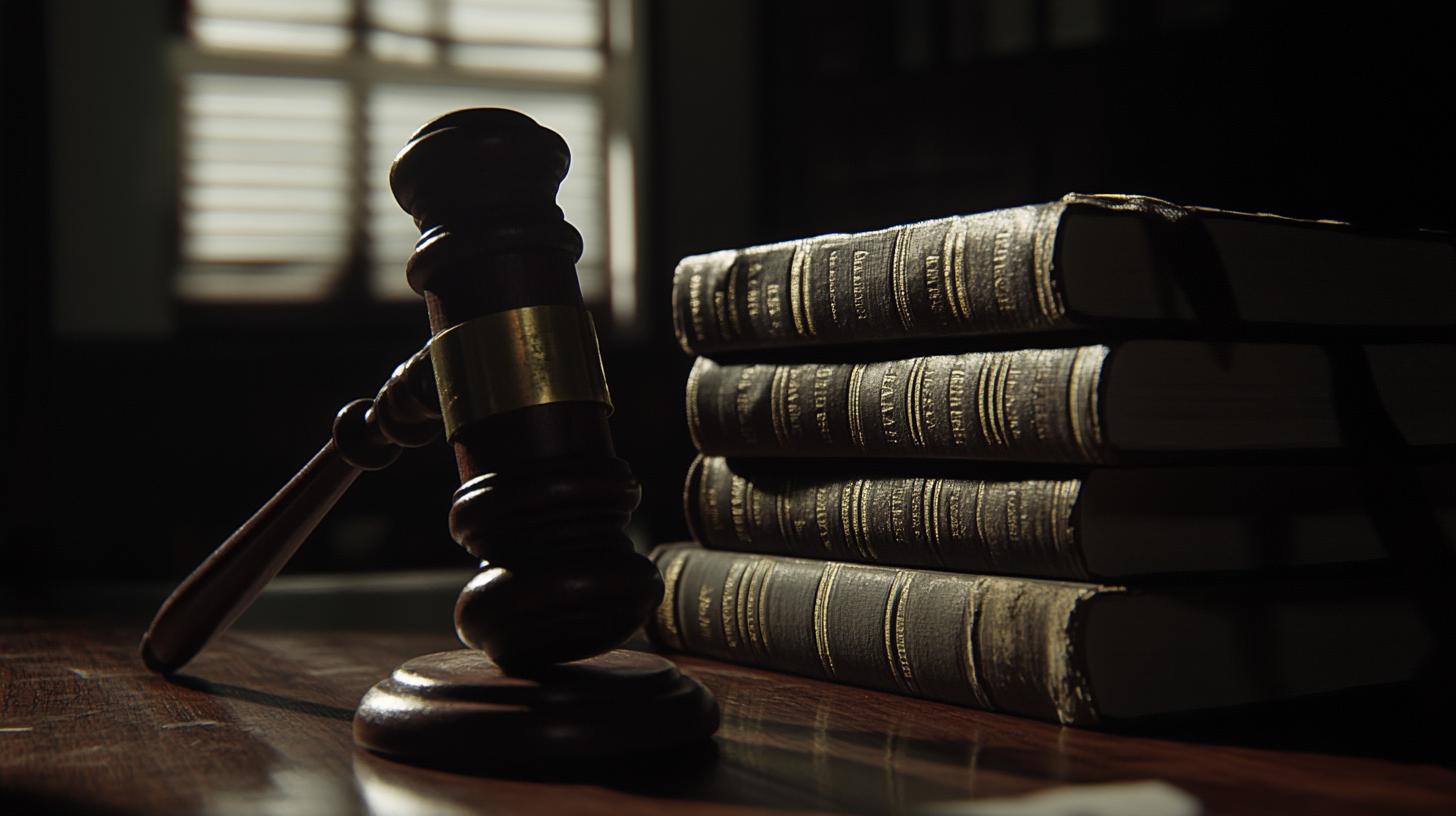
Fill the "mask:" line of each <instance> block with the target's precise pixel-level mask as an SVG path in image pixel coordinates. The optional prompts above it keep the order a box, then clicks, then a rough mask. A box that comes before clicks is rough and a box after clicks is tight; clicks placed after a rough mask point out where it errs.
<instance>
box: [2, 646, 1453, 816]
mask: <svg viewBox="0 0 1456 816" xmlns="http://www.w3.org/2000/svg"><path fill="white" fill-rule="evenodd" d="M139 634H140V627H132V626H126V625H117V624H111V625H109V626H98V625H94V624H93V625H82V624H79V623H59V622H55V621H45V620H39V621H37V620H31V621H14V620H12V621H9V622H8V623H5V624H3V625H0V813H21V812H33V811H32V810H31V809H37V810H41V811H49V812H63V813H64V812H86V813H89V812H105V813H149V814H151V813H180V812H186V813H199V812H203V813H228V814H232V813H270V814H296V813H340V814H343V813H475V812H490V813H502V814H512V813H538V812H542V813H562V812H573V813H623V812H636V813H678V812H693V813H697V812H705V813H747V812H814V811H839V812H856V813H877V812H887V811H888V812H904V811H914V810H921V809H925V808H929V809H931V810H934V812H938V813H1003V812H1006V813H1022V814H1032V813H1037V814H1039V813H1071V812H1077V813H1083V814H1096V813H1104V812H1105V813H1123V812H1131V808H1132V807H1133V806H1134V805H1135V804H1136V803H1137V802H1139V801H1140V802H1142V803H1143V804H1144V805H1146V806H1147V807H1148V808H1149V809H1147V810H1144V811H1140V812H1146V813H1167V814H1172V813H1190V812H1197V811H1198V810H1201V812H1206V813H1241V814H1255V813H1279V814H1288V813H1300V812H1309V813H1321V814H1336V813H1360V814H1365V813H1378V812H1408V813H1435V812H1448V813H1449V812H1456V770H1452V768H1451V767H1450V763H1449V761H1448V760H1449V756H1448V757H1445V758H1435V759H1433V758H1432V757H1430V756H1410V755H1409V753H1410V752H1409V751H1408V750H1405V749H1408V748H1409V745H1406V744H1405V743H1403V742H1402V739H1403V738H1401V737H1400V736H1398V735H1399V734H1400V733H1401V731H1400V728H1398V727H1397V726H1398V725H1399V723H1392V724H1391V726H1392V727H1391V728H1387V729H1385V731H1384V733H1380V732H1379V731H1378V730H1377V731H1376V732H1374V733H1373V735H1371V733H1370V732H1368V729H1367V730H1366V731H1362V732H1360V733H1359V734H1354V735H1353V736H1352V732H1351V731H1350V729H1349V727H1347V726H1348V723H1346V722H1344V720H1343V719H1342V718H1341V717H1339V716H1336V715H1332V714H1328V713H1323V714H1319V715H1317V716H1315V717H1313V718H1311V717H1309V716H1306V717H1304V718H1303V719H1302V720H1299V721H1298V724H1297V725H1294V726H1291V725H1289V723H1288V722H1284V721H1282V720H1280V719H1279V718H1277V717H1272V718H1268V719H1264V720H1255V721H1253V722H1255V725H1253V726H1250V725H1249V722H1250V720H1248V719H1247V718H1245V720H1244V721H1243V722H1242V724H1239V725H1236V726H1232V727H1230V728H1223V729H1220V728H1219V727H1217V726H1216V725H1215V726H1213V727H1204V728H1203V729H1202V731H1201V732H1198V735H1197V736H1191V737H1190V736H1188V735H1187V734H1179V735H1172V734H1170V733H1169V732H1167V731H1166V730H1164V731H1163V732H1161V733H1156V734H1150V733H1142V734H1130V733H1116V734H1114V733H1104V732H1096V731H1088V730H1080V729H1072V728H1062V727H1058V726H1056V725H1052V724H1048V723H1042V722H1035V721H1030V720H1025V719H1021V718H1017V717H1010V716H1005V715H998V714H990V713H986V712H980V711H973V710H969V709H963V708H958V707H954V706H948V705H941V704H938V703H931V702H926V701H921V700H913V699H908V698H904V697H898V696H895V695H890V694H884V693H880V692H875V691H868V690H862V689H856V688H851V687H846V686H837V685H833V684H828V683H823V682H819V681H814V680H808V679H802V678H796V677H790V676H785V675H780V674H774V673H770V672H765V671H759V670H756V669H751V668H745V667H741V666H734V665H729V664H724V663H717V662H713V661H708V660H700V659H696V658H688V657H680V658H678V661H679V663H680V665H681V666H682V668H683V669H684V670H685V671H687V672H688V673H690V674H692V675H693V676H695V677H697V678H698V679H699V680H701V681H702V682H703V683H704V684H705V685H707V686H708V687H709V688H710V689H711V690H712V691H713V692H714V694H715V695H716V696H717V698H718V700H719V703H720V704H721V706H722V712H723V724H722V728H721V729H720V731H719V733H718V735H717V737H716V738H715V740H714V744H713V745H712V746H707V747H705V749H704V750H702V751H698V752H688V753H686V754H684V755H681V756H679V757H678V758H677V759H676V760H675V761H673V762H671V763H668V762H665V761H663V760H661V759H657V760H652V761H649V762H639V763H634V762H631V761H628V762H625V763H623V764H621V765H620V766H618V767H617V768H615V769H614V770H613V771H612V772H611V773H610V774H592V773H581V772H572V773H570V774H566V775H563V776H558V777H551V778H531V779H525V778H519V777H518V778H490V777H479V776H465V775H459V774H453V773H448V772H444V771H437V770H426V769H419V768H413V767H409V766H406V765H401V764H398V763H394V762H390V761H387V760H384V759H381V758H378V757H375V756H372V755H370V754H367V753H364V752H361V751H359V750H356V749H355V747H354V744H353V741H352V736H351V730H350V718H351V716H352V713H353V707H354V705H355V704H356V703H357V702H358V700H359V698H360V697H361V696H362V695H363V693H364V692H365V691H366V690H367V689H368V688H369V687H370V686H371V685H372V684H373V683H374V682H376V681H377V680H378V679H380V678H381V677H383V676H385V675H386V674H387V673H388V672H389V671H390V670H391V669H393V667H394V666H395V665H397V664H398V663H400V662H401V661H403V660H405V659H407V658H409V657H412V656H415V655H418V654H422V653H427V652H433V651H440V650H444V649H450V648H455V647H456V644H455V643H454V641H453V638H451V637H450V636H449V635H448V634H444V633H442V634H421V633H400V632H396V633H382V632H357V631H356V632H347V631H345V632H339V631H315V632H309V631H266V630H254V631H233V632H230V633H228V634H226V635H224V636H223V637H222V638H221V639H220V640H219V641H217V642H216V643H214V644H213V645H212V646H211V647H210V648H209V649H208V650H207V651H206V652H204V653H203V654H202V655H201V656H200V657H199V658H198V659H197V660H196V661H195V662H194V663H193V664H192V665H191V666H189V667H188V669H187V671H186V673H185V674H184V675H183V676H181V677H180V678H178V679H175V680H167V679H163V678H161V677H158V676H155V675H152V674H149V673H148V672H147V671H146V670H145V669H144V668H143V667H142V665H141V663H140V662H139V661H138V659H137V658H136V655H135V645H136V643H137V640H138V636H139ZM1352 716H1354V715H1352ZM1377 719H1384V718H1377ZM1311 720H1312V722H1313V725H1311ZM1251 728H1252V731H1251V730H1250V729H1251ZM1342 735H1344V737H1345V738H1342ZM1256 737H1257V739H1256ZM488 738H489V736H488V735H482V739H488ZM1311 746H1313V747H1311ZM1392 757H1396V758H1392ZM1195 800H1196V801H1195ZM1069 803H1071V804H1072V805H1073V806H1071V807H1069ZM1001 806H1008V807H1012V809H1011V810H1005V809H1004V807H1001ZM1018 807H1019V808H1020V809H1016V808H1018ZM998 808H1000V809H998Z"/></svg>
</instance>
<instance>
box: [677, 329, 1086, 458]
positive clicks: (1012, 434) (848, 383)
mask: <svg viewBox="0 0 1456 816" xmlns="http://www.w3.org/2000/svg"><path fill="white" fill-rule="evenodd" d="M1108 353H1109V350H1108V348H1107V347H1105V346H1085V347H1078V348H1065V349H1021V350H1016V351H998V352H980V353H967V354H953V355H939V356H929V357H915V358H909V359H902V360H887V361H879V362H869V363H854V364H848V363H846V364H820V363H803V364H782V365H775V364H748V365H720V364H718V363H716V362H714V361H712V360H710V359H708V358H706V357H700V358H698V360H697V362H696V363H695V364H694V365H693V369H692V372H691V373H690V374H689V375H688V385H687V415H688V430H689V431H690V432H691V433H692V437H693V441H694V442H695V443H696V444H697V447H698V450H700V451H703V452H704V453H712V454H719V455H724V456H762V455H776V456H898V457H943V458H966V459H983V460H1002V461H1023V462H1068V463H1088V464H1091V463H1099V462H1103V461H1105V460H1106V459H1107V458H1108V457H1109V454H1110V452H1109V451H1108V450H1107V449H1106V445H1105V444H1104V442H1103V434H1102V429H1101V419H1100V415H1099V413H1098V408H1097V394H1098V382H1099V379H1100V377H1101V373H1102V366H1103V362H1104V361H1105V360H1106V358H1107V355H1108Z"/></svg>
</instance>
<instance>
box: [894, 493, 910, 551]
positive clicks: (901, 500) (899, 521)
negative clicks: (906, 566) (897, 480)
mask: <svg viewBox="0 0 1456 816" xmlns="http://www.w3.org/2000/svg"><path fill="white" fill-rule="evenodd" d="M902 487H903V486H902V485H901V484H896V485H895V486H894V487H893V488H891V489H890V538H892V539H894V542H895V548H896V549H895V551H896V552H897V553H902V554H903V553H905V552H907V551H908V550H909V549H910V541H909V536H908V535H906V532H907V530H908V529H909V527H910V521H909V519H908V518H907V516H906V513H905V491H904V490H903V489H902Z"/></svg>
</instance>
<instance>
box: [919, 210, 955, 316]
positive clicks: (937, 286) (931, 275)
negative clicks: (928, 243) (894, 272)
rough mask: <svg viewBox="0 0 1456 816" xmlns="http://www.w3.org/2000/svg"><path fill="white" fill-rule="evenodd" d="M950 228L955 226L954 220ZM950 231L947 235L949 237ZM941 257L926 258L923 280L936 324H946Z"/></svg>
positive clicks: (932, 255)
mask: <svg viewBox="0 0 1456 816" xmlns="http://www.w3.org/2000/svg"><path fill="white" fill-rule="evenodd" d="M950 226H951V227H952V228H953V227H954V226H955V222H954V220H952V221H951V224H950ZM949 234H950V233H949V230H947V232H946V235H947V237H949ZM940 259H941V256H940V255H936V254H933V253H932V254H929V255H926V256H925V261H924V272H923V280H924V281H925V300H926V302H927V303H928V304H929V306H930V316H931V317H932V318H936V322H938V323H942V324H944V323H945V305H946V293H945V291H944V290H942V289H941V281H942V280H944V278H943V277H942V272H941V266H942V265H941V262H940Z"/></svg>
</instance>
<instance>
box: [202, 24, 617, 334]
mask: <svg viewBox="0 0 1456 816" xmlns="http://www.w3.org/2000/svg"><path fill="white" fill-rule="evenodd" d="M627 1H628V0H194V2H193V3H192V4H191V9H192V14H191V17H190V19H189V25H190V31H191V39H192V46H193V47H192V48H190V49H187V50H185V51H183V52H181V54H180V55H179V63H180V67H181V74H182V75H181V81H180V88H181V120H182V130H181V136H182V149H181V152H182V168H181V172H182V195H181V204H182V207H181V215H180V223H181V228H182V239H181V247H180V248H181V255H182V263H181V267H180V274H179V276H178V293H179V295H181V296H182V297H184V298H187V299H205V300H214V301H226V300H269V299H274V300H317V299H322V298H326V297H328V296H330V294H331V293H332V292H334V291H335V290H336V288H337V287H338V286H339V285H340V283H341V282H342V281H343V280H344V279H345V278H346V277H351V279H352V280H353V281H355V282H356V284H355V285H358V286H363V287H366V288H367V289H368V290H369V291H371V292H372V293H373V294H374V295H375V296H377V297H379V298H381V299H393V298H413V297H415V295H414V293H412V292H411V291H410V290H409V289H408V286H407V284H406V283H405V279H404V268H403V267H404V261H405V259H406V258H407V257H408V255H409V253H410V250H411V248H412V247H413V245H414V242H415V240H416V239H417V238H418V230H417V229H416V227H415V226H414V224H413V223H412V221H411V220H410V218H409V217H408V216H407V215H405V214H404V213H403V212H401V211H400V209H399V206H398V205H397V204H396V203H395V202H394V198H393V196H392V195H391V194H390V192H389V181H388V170H389V164H390V162H391V161H392V160H393V158H394V156H395V154H396V153H397V151H398V150H399V148H400V147H402V146H403V144H404V141H405V139H406V138H407V137H408V136H409V135H410V133H411V132H413V131H414V130H415V129H416V128H418V127H419V126H420V125H422V124H424V123H425V122H427V121H429V120H430V119H433V118H434V117H436V116H439V115H440V114H442V113H445V112H447V111H450V110H455V109H458V108H463V107H477V106H493V107H506V108H514V109H516V110H520V111H522V112H524V113H526V114H528V115H530V116H531V117H532V118H534V119H536V121H538V122H540V123H541V124H543V125H545V126H546V127H549V128H551V129H553V130H555V131H556V132H558V133H560V134H561V136H562V137H563V138H564V139H565V140H566V142H567V144H568V145H569V147H570V148H571V153H572V163H571V172H570V173H569V174H568V176H567V178H566V181H565V183H564V184H563V185H562V188H561V193H560V196H559V197H558V202H559V203H560V204H561V207H562V210H563V211H564V212H565V214H566V217H567V220H569V221H570V222H571V223H572V224H574V225H575V226H576V228H577V229H579V230H580V231H581V233H582V237H583V239H584V241H585V247H586V249H585V254H584V255H583V257H582V259H581V262H580V263H579V265H578V271H579V273H580V277H581V282H582V294H583V296H584V297H585V298H586V299H587V301H588V302H596V303H601V302H604V301H607V300H609V299H610V300H612V301H613V309H614V311H616V312H617V313H618V315H619V317H620V316H624V315H630V314H631V310H632V309H633V308H634V307H635V303H632V302H630V301H631V300H632V296H633V295H634V292H635V284H634V283H633V282H632V278H633V276H634V275H635V271H634V269H633V267H634V266H635V258H633V257H630V255H631V254H632V253H633V251H634V249H635V241H634V240H633V235H632V233H633V232H634V230H635V227H634V219H633V214H632V212H631V211H630V210H631V207H632V201H633V196H632V194H631V180H632V175H633V174H632V155H631V142H630V140H629V139H628V138H627V134H626V132H625V131H623V130H621V128H622V127H624V125H623V123H624V122H626V121H628V119H629V118H628V117H627V116H625V115H624V114H622V113H620V112H619V113H618V114H615V115H614V116H613V117H609V116H608V110H607V108H608V106H609V105H610V104H617V103H614V102H613V101H612V100H614V99H617V100H620V98H621V97H620V95H614V94H612V93H609V88H610V87H617V86H613V85H612V83H610V82H609V78H608V69H609V60H608V54H609V50H608V43H607V25H606V19H607V18H606V15H605V12H604V9H603V2H623V3H624V2H627ZM613 11H614V16H613V18H612V19H613V26H617V25H618V23H617V22H616V21H617V19H618V16H619V15H618V14H617V12H620V11H621V9H616V8H614V9H613ZM618 39H619V37H618V36H615V35H614V37H613V42H616V41H617V40H618ZM620 51H621V49H618V48H615V47H614V48H613V49H612V50H611V51H610V53H611V54H613V55H614V57H620V56H622V54H621V53H620ZM609 121H611V122H615V123H617V124H615V125H614V127H615V128H617V129H616V130H614V131H610V132H609V131H608V129H607V123H608V122H609ZM609 144H610V145H611V149H610V151H609V149H608V145H609ZM609 153H610V155H611V161H608V154H609ZM608 170H610V172H611V178H610V184H609V178H608ZM360 173H362V174H364V175H363V178H360V177H359V174H360ZM609 204H610V206H609ZM619 267H621V268H619ZM609 290H614V291H616V292H617V294H618V296H617V297H613V296H612V294H613V292H612V291H609ZM622 293H625V295H623V294H622ZM622 297H626V298H627V299H626V300H624V301H622V302H616V301H618V300H620V299H621V298H622Z"/></svg>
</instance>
